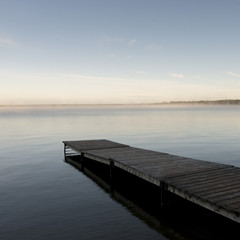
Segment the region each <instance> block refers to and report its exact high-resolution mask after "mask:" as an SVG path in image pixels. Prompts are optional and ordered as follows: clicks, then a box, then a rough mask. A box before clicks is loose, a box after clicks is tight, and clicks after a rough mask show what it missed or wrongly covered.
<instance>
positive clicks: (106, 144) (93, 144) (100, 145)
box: [63, 139, 128, 152]
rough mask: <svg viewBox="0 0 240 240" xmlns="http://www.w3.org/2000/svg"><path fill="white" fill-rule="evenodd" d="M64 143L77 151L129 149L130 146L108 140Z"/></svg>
mask: <svg viewBox="0 0 240 240" xmlns="http://www.w3.org/2000/svg"><path fill="white" fill-rule="evenodd" d="M63 143H64V144H65V145H67V146H69V147H71V148H73V149H75V150H78V151H81V152H82V151H85V150H89V149H104V148H119V147H128V145H125V144H121V143H117V142H113V141H109V140H106V139H99V140H81V141H63Z"/></svg>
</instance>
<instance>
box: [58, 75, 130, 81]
mask: <svg viewBox="0 0 240 240" xmlns="http://www.w3.org/2000/svg"><path fill="white" fill-rule="evenodd" d="M61 76H63V77H69V78H75V79H82V80H94V81H95V80H97V81H132V80H134V79H129V78H115V77H96V76H90V75H78V74H61Z"/></svg>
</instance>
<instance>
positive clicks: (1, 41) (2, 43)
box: [0, 38, 16, 46]
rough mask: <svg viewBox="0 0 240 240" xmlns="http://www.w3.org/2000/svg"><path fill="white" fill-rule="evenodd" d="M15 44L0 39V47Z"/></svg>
mask: <svg viewBox="0 0 240 240" xmlns="http://www.w3.org/2000/svg"><path fill="white" fill-rule="evenodd" d="M15 45H16V43H15V42H13V41H12V40H10V39H6V38H0V46H15Z"/></svg>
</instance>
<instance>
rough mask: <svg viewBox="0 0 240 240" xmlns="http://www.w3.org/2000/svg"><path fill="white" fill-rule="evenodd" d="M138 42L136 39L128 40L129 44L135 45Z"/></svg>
mask: <svg viewBox="0 0 240 240" xmlns="http://www.w3.org/2000/svg"><path fill="white" fill-rule="evenodd" d="M136 42H137V40H136V39H131V40H130V41H129V42H128V45H129V46H132V45H134V44H135V43H136Z"/></svg>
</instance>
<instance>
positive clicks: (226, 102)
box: [0, 99, 240, 107]
mask: <svg viewBox="0 0 240 240" xmlns="http://www.w3.org/2000/svg"><path fill="white" fill-rule="evenodd" d="M131 105H132V106H133V105H136V106H140V105H149V106H152V105H240V99H224V100H198V101H170V102H153V103H103V104H94V103H92V104H91V103H90V104H51V103H49V104H6V105H4V104H2V105H0V107H74V106H86V107H87V106H131Z"/></svg>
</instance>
